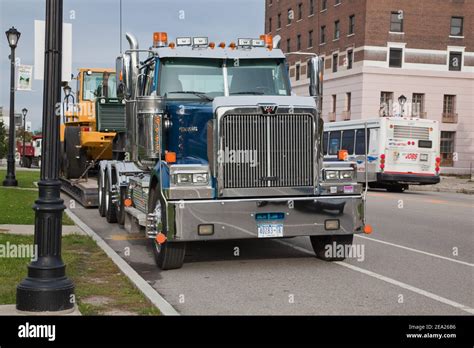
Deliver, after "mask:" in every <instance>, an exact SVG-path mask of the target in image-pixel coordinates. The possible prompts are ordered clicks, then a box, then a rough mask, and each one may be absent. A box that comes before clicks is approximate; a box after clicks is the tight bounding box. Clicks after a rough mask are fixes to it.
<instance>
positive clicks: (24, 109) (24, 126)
mask: <svg viewBox="0 0 474 348" xmlns="http://www.w3.org/2000/svg"><path fill="white" fill-rule="evenodd" d="M21 113H22V114H23V159H22V164H23V167H25V166H26V164H25V156H26V154H25V136H26V114H27V113H28V109H27V108H23V110H21Z"/></svg>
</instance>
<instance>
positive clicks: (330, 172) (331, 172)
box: [326, 170, 339, 180]
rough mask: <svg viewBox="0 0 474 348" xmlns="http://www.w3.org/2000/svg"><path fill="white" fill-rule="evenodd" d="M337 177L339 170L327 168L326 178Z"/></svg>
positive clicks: (333, 178) (332, 178)
mask: <svg viewBox="0 0 474 348" xmlns="http://www.w3.org/2000/svg"><path fill="white" fill-rule="evenodd" d="M335 179H339V172H338V171H337V170H327V171H326V180H335Z"/></svg>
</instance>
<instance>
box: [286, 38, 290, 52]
mask: <svg viewBox="0 0 474 348" xmlns="http://www.w3.org/2000/svg"><path fill="white" fill-rule="evenodd" d="M286 52H291V41H290V39H286Z"/></svg>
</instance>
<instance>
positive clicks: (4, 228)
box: [0, 225, 86, 236]
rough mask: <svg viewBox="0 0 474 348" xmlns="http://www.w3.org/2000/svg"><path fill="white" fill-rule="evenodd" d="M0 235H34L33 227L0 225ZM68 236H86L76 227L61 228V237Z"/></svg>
mask: <svg viewBox="0 0 474 348" xmlns="http://www.w3.org/2000/svg"><path fill="white" fill-rule="evenodd" d="M0 233H11V234H20V235H24V236H27V235H33V234H34V233H35V226H34V225H0ZM70 234H80V235H83V236H84V235H86V233H85V232H84V231H82V230H81V229H80V228H79V227H77V226H63V236H67V235H70Z"/></svg>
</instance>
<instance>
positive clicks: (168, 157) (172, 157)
mask: <svg viewBox="0 0 474 348" xmlns="http://www.w3.org/2000/svg"><path fill="white" fill-rule="evenodd" d="M165 161H166V162H167V163H176V152H171V151H166V153H165Z"/></svg>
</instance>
